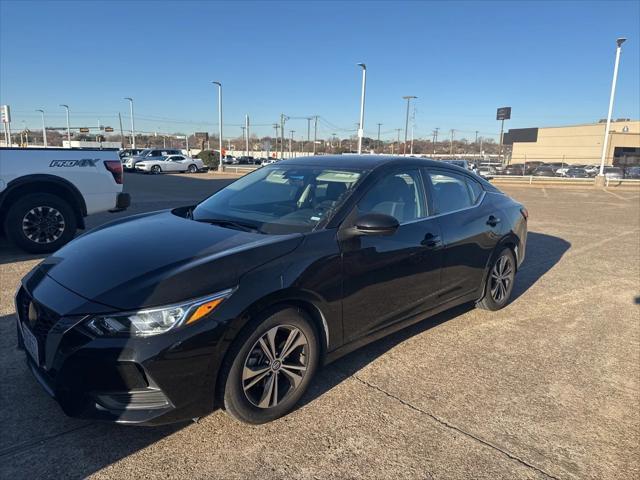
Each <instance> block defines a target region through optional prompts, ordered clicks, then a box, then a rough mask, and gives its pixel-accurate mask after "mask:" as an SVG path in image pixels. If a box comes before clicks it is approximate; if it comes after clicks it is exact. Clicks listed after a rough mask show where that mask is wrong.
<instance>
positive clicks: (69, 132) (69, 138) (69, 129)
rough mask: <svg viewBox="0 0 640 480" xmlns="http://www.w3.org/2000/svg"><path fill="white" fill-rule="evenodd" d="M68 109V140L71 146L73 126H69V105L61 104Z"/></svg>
mask: <svg viewBox="0 0 640 480" xmlns="http://www.w3.org/2000/svg"><path fill="white" fill-rule="evenodd" d="M60 106H61V107H62V108H64V109H65V110H66V111H67V141H68V142H69V148H71V127H70V126H69V105H64V104H62V105H60Z"/></svg>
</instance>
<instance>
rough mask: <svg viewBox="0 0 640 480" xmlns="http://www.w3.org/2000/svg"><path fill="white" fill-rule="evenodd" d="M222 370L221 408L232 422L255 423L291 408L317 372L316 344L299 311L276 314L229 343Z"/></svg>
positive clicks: (308, 323)
mask: <svg viewBox="0 0 640 480" xmlns="http://www.w3.org/2000/svg"><path fill="white" fill-rule="evenodd" d="M228 358H229V360H228V361H227V362H226V365H223V367H222V372H221V373H222V375H223V377H222V378H223V379H224V380H223V383H222V385H224V398H223V400H224V407H225V409H226V411H227V412H228V413H229V414H231V415H232V416H233V417H235V418H237V419H238V420H240V421H242V422H246V423H252V424H260V423H265V422H269V421H271V420H275V419H276V418H279V417H281V416H283V415H285V414H287V413H288V412H289V411H291V410H292V409H293V407H294V406H295V405H296V403H297V402H298V400H300V397H302V395H303V394H304V392H305V391H306V389H307V387H308V386H309V383H310V382H311V379H312V377H313V375H314V373H315V371H316V370H317V368H318V364H319V359H320V345H319V340H318V334H317V333H316V330H315V328H314V326H313V323H312V322H311V320H310V319H309V318H308V317H307V316H306V315H305V314H304V313H303V312H302V311H300V310H298V309H295V308H285V309H282V310H279V311H277V312H275V313H273V314H271V315H269V316H268V317H267V318H265V319H264V321H262V322H260V323H259V324H258V325H257V326H256V327H255V328H250V329H247V330H246V331H245V333H244V334H242V335H241V337H240V338H239V339H238V341H236V342H235V343H234V346H233V347H232V350H231V351H230V354H229V357H228Z"/></svg>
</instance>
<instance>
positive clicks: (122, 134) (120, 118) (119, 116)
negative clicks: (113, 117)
mask: <svg viewBox="0 0 640 480" xmlns="http://www.w3.org/2000/svg"><path fill="white" fill-rule="evenodd" d="M118 122H120V144H121V145H122V148H124V130H122V115H120V112H118Z"/></svg>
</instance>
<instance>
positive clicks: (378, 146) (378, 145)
mask: <svg viewBox="0 0 640 480" xmlns="http://www.w3.org/2000/svg"><path fill="white" fill-rule="evenodd" d="M381 126H382V124H381V123H379V124H378V142H377V143H378V144H377V148H378V150H380V127H381Z"/></svg>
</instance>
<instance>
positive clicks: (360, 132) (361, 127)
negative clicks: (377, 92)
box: [358, 63, 367, 155]
mask: <svg viewBox="0 0 640 480" xmlns="http://www.w3.org/2000/svg"><path fill="white" fill-rule="evenodd" d="M358 66H360V67H362V94H361V95H360V125H359V126H358V155H361V154H362V137H363V136H364V96H365V92H366V88H367V66H366V65H365V64H364V63H359V64H358Z"/></svg>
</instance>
